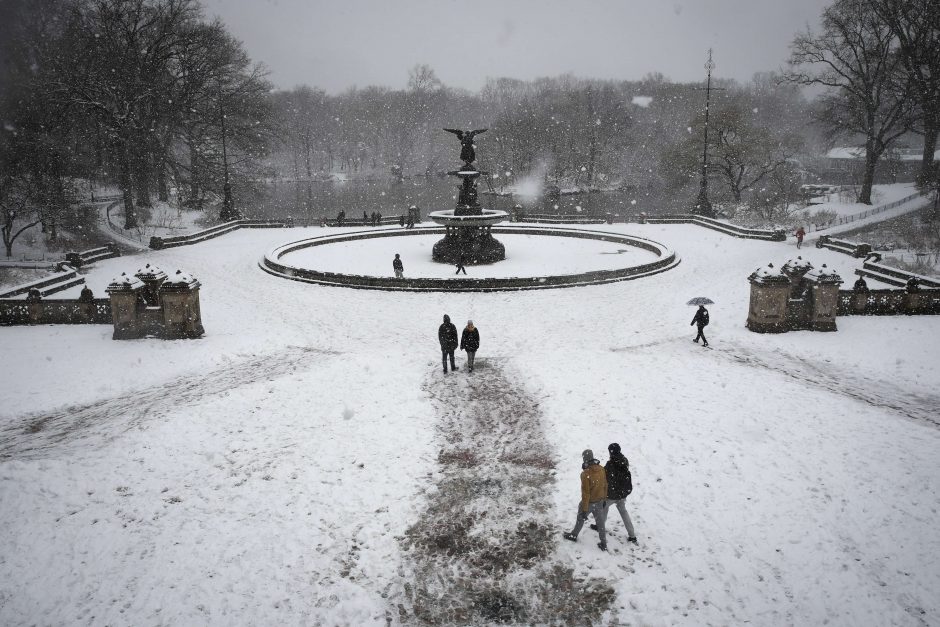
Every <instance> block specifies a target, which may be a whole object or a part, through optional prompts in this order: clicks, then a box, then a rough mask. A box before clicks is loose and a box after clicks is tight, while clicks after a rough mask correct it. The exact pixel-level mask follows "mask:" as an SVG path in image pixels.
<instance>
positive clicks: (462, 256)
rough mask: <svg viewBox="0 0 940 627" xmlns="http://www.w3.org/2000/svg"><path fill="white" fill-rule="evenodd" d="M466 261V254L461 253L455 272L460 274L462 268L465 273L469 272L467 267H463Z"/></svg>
mask: <svg viewBox="0 0 940 627" xmlns="http://www.w3.org/2000/svg"><path fill="white" fill-rule="evenodd" d="M464 261H466V258H465V257H464V254H463V253H460V257H459V258H458V259H457V272H455V273H454V274H460V271H461V270H463V273H464V274H467V269H466V268H464V267H463V264H464Z"/></svg>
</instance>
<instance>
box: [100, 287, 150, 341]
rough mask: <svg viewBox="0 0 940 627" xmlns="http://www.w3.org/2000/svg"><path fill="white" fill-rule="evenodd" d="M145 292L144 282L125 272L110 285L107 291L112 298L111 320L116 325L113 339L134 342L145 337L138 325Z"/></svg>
mask: <svg viewBox="0 0 940 627" xmlns="http://www.w3.org/2000/svg"><path fill="white" fill-rule="evenodd" d="M143 290H144V282H143V281H141V280H140V279H138V278H137V277H136V276H128V275H127V273H124V272H122V273H121V276H119V277H116V278H115V279H113V280H112V281H111V283H109V284H108V287H107V288H106V289H105V291H106V292H107V293H108V296H109V297H110V298H111V320H112V322H113V324H114V334H113V335H112V336H111V337H112V339H115V340H132V339H136V338H139V337H143V333H142V332H141V329H140V325H138V323H137V313H138V311H139V310H140V306H141V305H142V302H143V296H142V293H143Z"/></svg>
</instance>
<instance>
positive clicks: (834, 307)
mask: <svg viewBox="0 0 940 627" xmlns="http://www.w3.org/2000/svg"><path fill="white" fill-rule="evenodd" d="M803 280H804V281H806V283H807V284H808V285H809V298H810V303H811V306H810V312H809V320H808V325H809V328H810V329H811V330H813V331H835V330H836V312H837V311H838V309H839V286H840V285H842V277H840V276H839V274H838V273H837V272H836V271H835V270H832V269H831V268H828V267H827V266H826V264H823V265H822V266H820V267H819V268H813V269H811V270H810V271H809V272H807V273H806V274H805V275H804V277H803Z"/></svg>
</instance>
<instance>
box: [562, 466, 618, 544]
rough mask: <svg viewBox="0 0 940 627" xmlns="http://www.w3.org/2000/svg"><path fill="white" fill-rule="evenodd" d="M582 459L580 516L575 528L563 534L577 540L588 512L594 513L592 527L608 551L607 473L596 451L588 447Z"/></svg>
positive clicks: (566, 538) (568, 538) (574, 540)
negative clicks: (595, 455) (596, 455)
mask: <svg viewBox="0 0 940 627" xmlns="http://www.w3.org/2000/svg"><path fill="white" fill-rule="evenodd" d="M581 459H582V460H584V463H583V464H582V465H581V468H582V469H583V470H582V471H581V501H580V502H579V503H578V518H577V520H576V521H575V524H574V529H572V530H571V531H570V532H565V533H563V534H561V535H562V536H563V537H564V538H565V540H571V541H572V542H577V540H578V534H579V533H580V532H581V527H583V526H584V521H585V520H587V519H588V514H594V520H596V521H597V524H595V525H591V529H596V530H597V535H598V537H599V538H600V542H599V543H598V544H597V546H598V547H599V548H600V550H601V551H606V550H607V531H606V529H605V528H604V524H605V522H606V521H607V474H606V473H605V471H604V469H603V468H602V467H601V463H600V462H599V461H597V460H596V459H594V452H593V451H591V449H586V450H585V451H584V452H583V453H581Z"/></svg>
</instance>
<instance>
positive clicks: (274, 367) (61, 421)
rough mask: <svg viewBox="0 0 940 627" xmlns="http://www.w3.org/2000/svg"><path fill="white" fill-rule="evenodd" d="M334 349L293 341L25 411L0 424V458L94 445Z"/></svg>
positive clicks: (31, 456)
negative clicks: (103, 395)
mask: <svg viewBox="0 0 940 627" xmlns="http://www.w3.org/2000/svg"><path fill="white" fill-rule="evenodd" d="M336 354H338V353H335V352H331V351H324V350H321V349H317V348H311V347H303V346H294V347H289V348H287V349H285V350H283V351H281V352H278V353H271V354H265V355H256V356H252V357H251V358H249V359H245V360H243V361H239V362H235V363H232V364H229V365H225V366H222V367H219V368H216V369H215V370H210V371H208V372H205V373H199V374H188V375H184V376H182V377H178V378H176V379H172V380H170V381H167V382H166V383H161V384H159V385H155V386H153V387H150V388H146V389H143V390H139V391H135V392H130V393H127V394H123V395H121V396H116V397H113V398H108V399H104V400H101V401H98V402H94V403H89V404H86V405H76V406H69V407H65V408H62V409H58V410H55V411H53V412H51V413H41V414H28V415H26V416H23V417H21V418H17V419H14V420H12V421H10V422H9V423H8V424H6V425H4V426H3V427H2V428H0V459H2V460H8V459H37V458H42V457H46V456H49V455H52V454H57V453H56V451H57V450H58V449H59V448H60V447H66V446H71V447H74V446H83V447H89V446H98V445H101V444H104V443H107V442H110V441H112V440H113V439H114V438H116V437H118V436H120V435H121V434H123V433H125V432H126V431H128V430H130V429H133V428H135V427H142V426H143V425H144V424H145V423H146V422H149V421H153V420H156V419H158V418H160V417H161V416H165V415H166V414H168V413H170V412H172V411H177V410H179V409H180V407H182V406H185V405H190V404H194V403H198V402H199V401H202V400H203V399H205V398H209V397H212V396H214V395H218V394H222V393H225V392H228V391H230V390H234V389H236V388H239V387H241V386H244V385H249V384H251V383H256V382H258V381H264V380H271V379H274V378H277V377H280V376H283V375H285V374H288V373H291V372H294V371H295V370H297V369H298V368H299V367H301V366H302V365H303V364H304V363H305V362H307V361H309V360H311V359H313V358H316V357H318V356H323V355H336Z"/></svg>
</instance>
